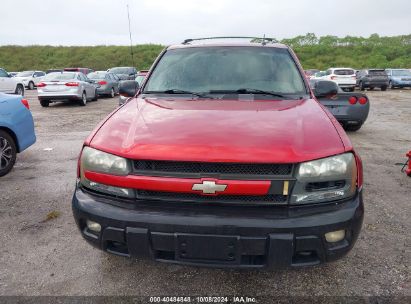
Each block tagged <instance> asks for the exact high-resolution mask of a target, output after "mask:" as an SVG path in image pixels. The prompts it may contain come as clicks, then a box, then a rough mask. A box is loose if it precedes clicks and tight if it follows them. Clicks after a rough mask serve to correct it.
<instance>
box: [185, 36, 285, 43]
mask: <svg viewBox="0 0 411 304" xmlns="http://www.w3.org/2000/svg"><path fill="white" fill-rule="evenodd" d="M214 39H251V42H255V43H261V44H262V45H266V44H267V42H269V43H277V42H278V41H277V39H275V38H266V37H265V36H264V37H242V36H227V37H204V38H194V39H186V40H184V41H183V42H182V44H189V43H190V42H193V41H201V40H214Z"/></svg>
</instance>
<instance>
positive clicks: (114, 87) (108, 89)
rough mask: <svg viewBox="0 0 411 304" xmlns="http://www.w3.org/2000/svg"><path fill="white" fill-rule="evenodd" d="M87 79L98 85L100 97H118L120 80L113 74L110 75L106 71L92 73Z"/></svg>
mask: <svg viewBox="0 0 411 304" xmlns="http://www.w3.org/2000/svg"><path fill="white" fill-rule="evenodd" d="M87 77H88V78H89V79H91V80H94V81H95V82H96V83H98V85H99V86H98V88H97V94H98V95H106V96H110V97H114V96H116V94H118V84H119V80H118V78H117V77H115V75H114V74H113V73H108V72H105V71H96V72H91V73H90V74H88V75H87Z"/></svg>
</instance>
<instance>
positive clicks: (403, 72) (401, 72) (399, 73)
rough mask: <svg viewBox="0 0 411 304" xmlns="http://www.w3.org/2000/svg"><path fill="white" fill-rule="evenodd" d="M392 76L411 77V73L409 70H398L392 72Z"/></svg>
mask: <svg viewBox="0 0 411 304" xmlns="http://www.w3.org/2000/svg"><path fill="white" fill-rule="evenodd" d="M392 76H411V72H410V71H408V70H396V71H392Z"/></svg>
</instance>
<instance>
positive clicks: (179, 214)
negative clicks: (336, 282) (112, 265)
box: [72, 188, 364, 268]
mask: <svg viewBox="0 0 411 304" xmlns="http://www.w3.org/2000/svg"><path fill="white" fill-rule="evenodd" d="M72 207H73V214H74V217H75V219H76V223H77V225H78V227H79V229H80V231H81V234H82V235H83V237H84V238H85V239H86V240H87V241H88V242H89V243H90V244H92V245H93V246H95V247H97V248H99V249H102V250H104V251H107V252H110V253H113V254H117V255H121V256H139V257H146V258H151V259H154V260H157V261H162V262H169V263H177V264H185V265H198V266H214V267H230V268H284V267H289V266H311V265H317V264H320V263H323V262H330V261H334V260H336V259H339V258H341V257H342V256H344V255H345V254H347V253H348V252H349V251H350V250H351V248H352V247H353V245H354V243H355V241H356V239H357V237H358V235H359V232H360V229H361V225H362V221H363V215H364V206H363V201H362V194H361V193H358V194H357V195H356V196H355V197H354V198H352V199H350V200H347V201H343V202H339V203H334V204H325V205H317V206H303V207H275V208H272V207H268V206H258V207H251V206H250V207H244V206H243V207H238V206H221V205H220V206H213V205H201V204H199V205H193V204H187V203H186V204H180V203H172V202H170V203H169V204H166V205H165V204H164V203H161V204H160V203H158V202H154V201H153V202H141V203H140V202H139V203H125V202H124V201H121V200H116V199H114V198H108V197H105V196H100V195H96V194H92V193H89V192H88V191H84V190H82V189H80V188H77V189H76V191H75V193H74V196H73V201H72ZM87 220H91V221H94V222H97V223H99V224H100V225H101V227H102V228H101V232H100V233H96V232H92V231H90V230H89V229H88V228H87V226H86V221H87ZM341 229H344V230H345V232H346V237H345V239H343V240H342V241H340V242H337V243H327V242H326V241H325V238H324V234H325V233H327V232H331V231H336V230H341Z"/></svg>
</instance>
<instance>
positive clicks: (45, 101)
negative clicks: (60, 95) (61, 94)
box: [40, 100, 50, 108]
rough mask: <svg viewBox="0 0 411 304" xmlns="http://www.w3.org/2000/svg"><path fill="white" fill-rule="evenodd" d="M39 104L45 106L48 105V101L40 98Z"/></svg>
mask: <svg viewBox="0 0 411 304" xmlns="http://www.w3.org/2000/svg"><path fill="white" fill-rule="evenodd" d="M40 104H41V106H42V107H44V108H47V107H48V106H49V105H50V101H48V100H40Z"/></svg>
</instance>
